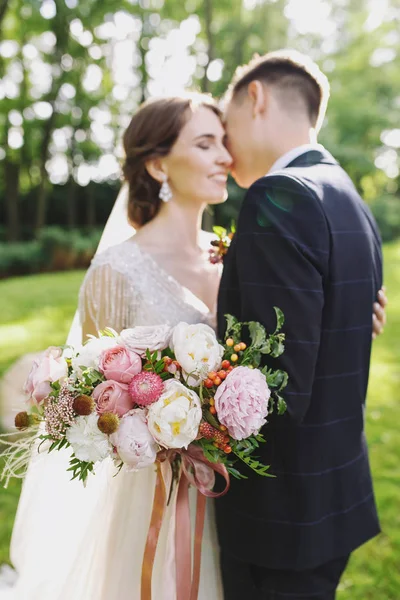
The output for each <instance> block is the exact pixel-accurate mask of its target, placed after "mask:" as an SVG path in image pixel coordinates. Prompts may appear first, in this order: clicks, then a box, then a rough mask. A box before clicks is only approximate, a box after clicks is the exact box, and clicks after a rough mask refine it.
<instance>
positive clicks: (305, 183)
mask: <svg viewBox="0 0 400 600" xmlns="http://www.w3.org/2000/svg"><path fill="white" fill-rule="evenodd" d="M381 284H382V258H381V241H380V236H379V232H378V230H377V227H376V224H375V222H374V219H373V217H372V216H371V213H370V211H369V209H368V207H367V206H366V205H365V204H364V202H363V201H362V199H361V198H360V196H359V195H358V193H357V191H356V189H355V187H354V185H353V183H352V182H351V180H350V179H349V177H348V176H347V174H346V173H345V172H344V171H343V169H342V168H341V167H340V166H339V164H338V163H337V162H336V161H335V159H334V158H333V157H332V156H331V155H330V154H329V153H328V152H327V151H325V150H311V151H309V152H307V153H305V154H303V155H302V156H300V157H298V158H297V159H296V160H294V161H293V162H292V163H291V164H290V165H289V167H288V168H286V169H283V170H281V171H278V172H275V173H271V174H269V175H267V176H265V177H263V178H261V179H259V180H258V181H256V182H255V183H254V184H253V185H252V186H251V187H250V189H249V190H248V192H247V195H246V197H245V200H244V203H243V206H242V209H241V212H240V216H239V220H238V226H237V233H236V236H235V238H234V240H233V242H232V245H231V248H230V250H229V252H228V254H227V256H226V260H225V265H224V273H223V276H222V282H221V288H220V294H219V309H218V312H219V315H218V320H219V323H218V326H219V333H220V334H221V335H222V334H223V333H224V331H225V320H224V315H225V314H227V313H230V314H233V315H235V316H236V317H237V318H238V319H239V320H241V321H250V320H254V321H260V322H261V323H263V324H264V326H265V327H266V329H267V331H270V332H272V331H274V329H275V325H276V320H275V313H274V310H273V307H274V306H277V307H279V308H280V309H281V310H282V311H283V312H284V315H285V325H284V327H283V331H284V333H285V334H286V343H285V353H284V354H283V355H282V356H281V357H279V358H278V359H269V360H268V358H267V359H266V363H267V364H270V365H273V366H274V367H279V368H282V369H284V370H286V371H287V372H288V374H289V385H288V387H287V388H286V389H285V390H284V392H283V393H282V395H283V397H284V398H285V400H286V402H287V405H288V411H287V413H286V414H285V415H284V416H277V415H276V414H273V415H271V416H270V417H269V418H268V423H267V425H266V426H265V427H264V429H263V433H264V434H265V437H266V439H267V441H266V443H265V444H262V445H261V448H260V451H259V456H260V457H261V460H262V461H263V462H264V463H265V464H269V465H271V472H272V473H274V474H275V475H276V477H275V478H264V477H260V476H258V475H255V474H253V473H252V472H250V471H248V470H246V475H248V479H247V480H245V481H237V480H233V481H232V482H231V489H230V491H229V492H228V494H227V495H226V496H224V497H223V498H221V499H218V500H217V503H216V506H217V526H218V534H219V538H220V543H221V547H222V551H223V552H227V553H229V554H231V555H233V556H235V557H236V558H238V559H240V560H243V561H246V562H248V563H253V564H256V565H260V566H264V567H269V568H277V569H295V570H297V569H308V568H312V567H314V566H317V565H320V564H323V563H325V562H328V561H330V560H332V559H334V558H338V557H342V556H346V555H348V554H349V553H350V552H351V551H352V550H353V549H354V548H356V547H357V546H359V545H360V544H362V543H363V542H365V541H366V540H368V539H369V538H371V537H373V536H375V535H376V534H377V533H379V522H378V517H377V513H376V507H375V501H374V494H373V489H372V482H371V475H370V468H369V462H368V454H367V446H366V441H365V435H364V418H365V397H366V392H367V384H368V371H369V363H370V351H371V336H372V305H373V302H374V301H375V300H376V296H377V292H378V290H379V288H380V286H381ZM240 468H243V467H240ZM245 469H247V467H245Z"/></svg>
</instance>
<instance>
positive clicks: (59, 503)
mask: <svg viewBox="0 0 400 600" xmlns="http://www.w3.org/2000/svg"><path fill="white" fill-rule="evenodd" d="M127 201H128V187H127V185H123V186H122V188H121V190H120V193H119V195H118V198H117V200H116V202H115V204H114V207H113V209H112V211H111V214H110V216H109V218H108V221H107V223H106V226H105V228H104V231H103V234H102V237H101V239H100V243H99V246H98V248H97V251H96V254H97V253H99V252H103V251H104V250H106V249H107V248H109V247H111V246H114V245H117V244H119V243H121V242H123V241H125V240H127V239H128V238H130V237H132V235H134V233H135V229H134V228H133V227H132V225H130V223H129V222H128V215H127ZM81 342H82V327H81V323H80V319H79V311H78V310H77V311H76V312H75V316H74V319H73V322H72V325H71V328H70V331H69V334H68V337H67V343H68V344H72V345H80V344H81ZM69 456H70V452H69V451H58V452H52V453H51V454H47V453H40V454H39V453H37V452H36V451H35V450H34V451H33V453H32V455H31V459H30V463H29V466H28V470H27V473H26V477H25V480H24V483H23V487H22V493H21V497H20V500H19V505H18V510H17V515H16V518H15V523H14V529H13V533H12V540H11V548H10V557H11V561H12V563H13V565H14V567H15V569H16V572H17V575H15V574H12V573H11V572H10V570H9V569H3V570H2V572H0V600H22V599H23V598H28V597H29V598H30V599H32V600H33V599H34V600H43V599H45V600H48V599H50V598H61V597H62V598H64V595H63V594H64V591H65V587H66V582H65V581H64V580H63V575H64V573H68V572H69V571H70V570H71V569H72V565H73V563H74V558H75V555H76V554H77V548H78V547H80V546H83V545H84V544H86V543H87V539H88V537H87V536H89V539H90V532H91V531H93V523H91V518H92V519H93V514H95V513H96V512H97V510H102V509H103V510H104V502H106V500H105V499H106V498H107V492H108V489H107V488H108V482H109V480H110V476H109V472H110V467H109V465H108V467H107V466H105V467H104V468H103V469H101V470H100V472H99V474H98V475H97V476H96V477H92V478H90V482H89V483H88V486H87V488H86V489H84V488H83V486H82V484H81V483H79V484H78V485H75V483H76V482H75V481H74V482H72V483H71V482H70V476H69V474H68V473H67V470H66V469H67V467H68V462H69ZM102 473H103V474H104V476H102ZM100 502H101V505H100ZM103 514H104V513H103ZM60 558H61V561H60ZM60 562H61V563H62V565H60ZM49 573H51V574H52V577H51V578H52V582H49V581H48V579H49ZM56 573H59V577H57V576H56ZM57 580H59V581H57ZM87 583H88V582H87ZM58 585H59V586H61V585H63V586H64V588H63V591H62V593H61V589H58V588H57V586H58ZM82 585H84V583H82ZM54 586H56V587H54ZM67 597H68V596H67ZM70 597H72V596H70Z"/></svg>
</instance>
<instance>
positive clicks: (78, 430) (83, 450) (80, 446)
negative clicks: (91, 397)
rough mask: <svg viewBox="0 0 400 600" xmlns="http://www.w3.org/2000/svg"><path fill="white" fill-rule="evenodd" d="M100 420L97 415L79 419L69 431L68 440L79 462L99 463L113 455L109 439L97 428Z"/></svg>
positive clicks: (67, 433) (93, 414)
mask: <svg viewBox="0 0 400 600" xmlns="http://www.w3.org/2000/svg"><path fill="white" fill-rule="evenodd" d="M98 418H99V417H98V415H97V414H96V413H92V414H91V415H89V416H87V417H77V418H76V419H75V422H74V423H73V424H72V425H71V426H70V427H69V428H68V429H67V432H66V438H67V440H68V441H69V443H70V444H71V446H72V449H73V451H74V454H75V456H76V458H79V460H84V461H86V462H97V461H100V460H104V459H105V458H107V457H108V456H111V454H112V446H111V444H110V440H109V437H108V436H107V435H105V434H104V433H102V432H101V431H100V429H99V428H98V427H97V421H98Z"/></svg>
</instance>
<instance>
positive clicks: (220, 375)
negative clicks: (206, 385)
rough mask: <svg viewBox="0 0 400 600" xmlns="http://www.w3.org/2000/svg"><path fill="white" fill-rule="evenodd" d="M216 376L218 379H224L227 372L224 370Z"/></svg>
mask: <svg viewBox="0 0 400 600" xmlns="http://www.w3.org/2000/svg"><path fill="white" fill-rule="evenodd" d="M217 375H218V377H219V378H220V379H225V377H226V376H227V372H226V371H224V370H222V371H218V373H217Z"/></svg>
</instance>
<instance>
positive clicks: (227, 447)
mask: <svg viewBox="0 0 400 600" xmlns="http://www.w3.org/2000/svg"><path fill="white" fill-rule="evenodd" d="M224 452H225V453H226V454H230V453H231V452H232V448H231V447H230V446H225V448H224Z"/></svg>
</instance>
